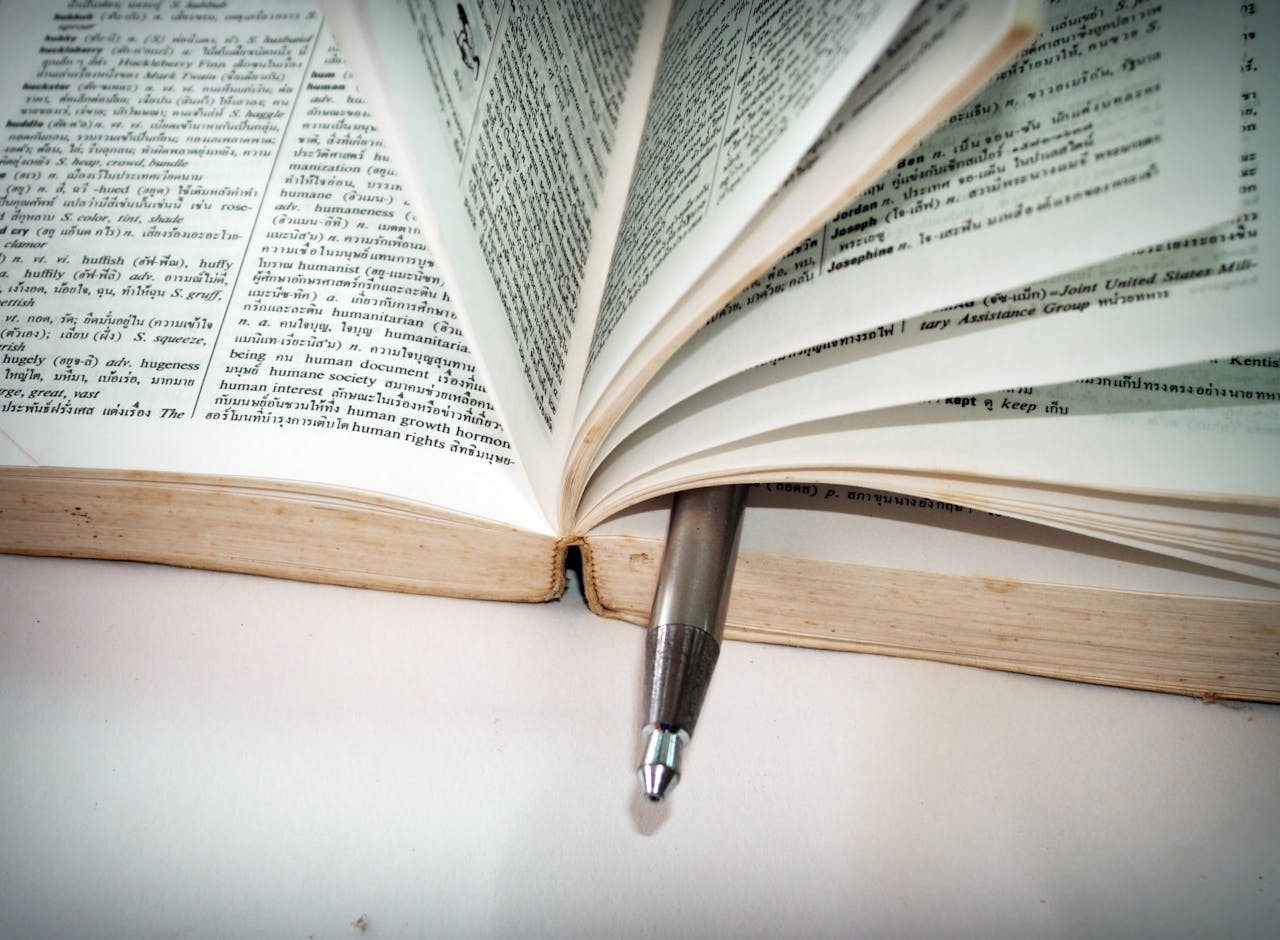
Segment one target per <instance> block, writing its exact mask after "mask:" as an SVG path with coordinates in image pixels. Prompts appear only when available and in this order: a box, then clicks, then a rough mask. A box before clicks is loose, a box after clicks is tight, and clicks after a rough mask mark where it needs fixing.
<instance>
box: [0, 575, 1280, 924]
mask: <svg viewBox="0 0 1280 940" xmlns="http://www.w3.org/2000/svg"><path fill="white" fill-rule="evenodd" d="M0 620H2V621H3V623H2V625H0V766H2V767H3V770H2V772H0V847H2V851H0V937H4V938H10V937H14V938H18V937H21V938H27V937H131V938H161V937H165V938H169V937H174V938H176V937H183V938H189V937H199V938H203V937H209V938H213V937H219V938H220V937H296V938H307V937H315V938H323V937H355V936H359V935H361V933H362V932H363V933H364V934H365V935H368V936H386V937H419V936H423V937H425V936H430V937H449V936H494V937H517V936H557V937H566V936H568V937H575V936H580V937H604V936H619V937H663V938H666V937H696V936H736V937H770V936H803V937H820V936H831V937H852V936H858V937H881V936H889V937H893V936H897V937H933V936H946V937H1027V936H1037V937H1046V936H1047V937H1071V938H1080V937H1127V936H1142V937H1147V936H1151V937H1182V936H1187V937H1191V936H1204V937H1210V936H1212V937H1219V936H1257V937H1274V936H1276V933H1275V930H1276V927H1277V925H1278V924H1280V707H1274V706H1262V705H1240V704H1235V703H1232V704H1214V705H1206V704H1203V703H1201V702H1199V701H1196V700H1192V699H1186V698H1179V697H1174V696H1166V695H1155V694H1144V693H1135V692H1128V691H1121V690H1115V689H1104V688H1095V687H1090V686H1084V685H1074V684H1070V683H1064V682H1054V681H1048V680H1040V679H1033V678H1026V677H1019V676H1009V675H1002V674H996V673H990V672H983V671H979V670H973V669H964V668H958V667H950V666H942V665H936V664H931V663H918V662H908V661H900V660H890V659H883V658H879V657H862V656H854V655H849V654H833V653H820V652H812V651H804V650H793V649H784V648H778V647H763V646H751V645H746V644H739V643H730V644H727V645H726V648H725V650H724V652H723V654H722V656H721V661H720V667H719V670H718V672H717V675H716V678H715V682H714V684H713V686H712V689H711V693H710V696H709V698H708V702H707V706H706V709H705V710H704V712H703V718H702V722H701V724H700V725H699V727H698V734H697V737H696V738H695V740H694V744H693V747H692V748H691V750H690V751H689V756H688V763H687V766H686V774H685V779H684V780H683V781H682V782H681V785H680V786H679V787H678V788H677V790H676V791H675V794H674V796H673V797H672V798H671V800H670V801H669V802H668V803H666V804H664V806H663V807H661V808H656V809H655V808H653V807H649V806H648V805H646V804H644V803H642V802H641V801H640V800H639V799H638V797H637V789H636V782H635V779H634V775H633V768H634V765H635V763H636V761H637V759H638V756H639V740H638V734H637V726H638V721H639V718H638V711H639V697H640V692H639V686H640V671H641V667H642V646H643V636H642V633H641V632H640V630H639V629H638V628H636V627H632V626H628V625H625V624H619V623H613V622H609V621H603V620H599V619H597V618H595V617H593V616H592V615H591V614H590V613H588V612H587V611H586V610H585V608H584V607H583V605H582V602H581V601H580V600H579V599H577V597H576V596H572V595H571V596H570V597H568V598H567V599H565V600H563V601H561V602H558V603H553V604H545V605H536V606H526V605H506V604H490V603H478V602H469V601H468V602H463V601H453V600H445V599H438V598H423V597H410V596H402V595H395V594H387V593H379V592H371V591H359V590H351V589H344V588H335V587H325V586H317V585H305V584H295V583H289V582H284V581H275V580H270V579H265V578H255V577H247V576H242V575H229V574H217V573H211V572H201V571H185V570H178V569H171V568H163V567H157V566H149V565H136V564H117V563H108V562H89V561H70V560H54V559H32V558H14V557H0Z"/></svg>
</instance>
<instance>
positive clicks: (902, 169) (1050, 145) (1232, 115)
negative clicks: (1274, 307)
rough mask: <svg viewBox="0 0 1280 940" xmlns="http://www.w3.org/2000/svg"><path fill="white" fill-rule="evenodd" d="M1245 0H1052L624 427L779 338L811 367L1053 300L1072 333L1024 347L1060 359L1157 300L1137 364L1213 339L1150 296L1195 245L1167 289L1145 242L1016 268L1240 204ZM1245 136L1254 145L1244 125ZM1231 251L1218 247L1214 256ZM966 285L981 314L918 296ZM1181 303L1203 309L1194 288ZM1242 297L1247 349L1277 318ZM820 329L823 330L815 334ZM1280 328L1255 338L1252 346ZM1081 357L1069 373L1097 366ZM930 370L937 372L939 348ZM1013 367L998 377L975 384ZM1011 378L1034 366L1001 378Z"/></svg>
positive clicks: (1019, 322)
mask: <svg viewBox="0 0 1280 940" xmlns="http://www.w3.org/2000/svg"><path fill="white" fill-rule="evenodd" d="M1235 16H1238V13H1236V14H1233V15H1232V16H1224V15H1222V14H1221V12H1220V11H1213V12H1212V13H1211V12H1209V11H1208V9H1207V8H1206V7H1204V6H1203V5H1197V4H1192V3H1185V2H1178V3H1165V4H1163V5H1162V6H1160V7H1159V9H1158V10H1157V9H1156V8H1155V7H1154V6H1146V7H1143V6H1137V7H1135V8H1133V9H1126V10H1124V11H1122V12H1116V13H1114V14H1112V15H1104V14H1103V12H1102V11H1101V8H1096V7H1094V6H1093V5H1089V4H1080V3H1074V2H1073V3H1058V4H1054V5H1053V7H1052V9H1051V11H1050V14H1049V17H1048V19H1047V22H1046V26H1045V29H1044V32H1043V34H1042V37H1041V39H1040V40H1039V41H1038V42H1037V44H1036V45H1035V46H1033V47H1032V48H1031V49H1029V50H1028V51H1027V52H1025V53H1024V54H1023V55H1022V56H1020V57H1019V59H1018V60H1017V61H1016V62H1015V63H1014V65H1012V66H1010V67H1009V68H1008V69H1006V70H1005V72H1004V73H1002V74H1001V76H1000V77H999V79H998V80H997V81H996V82H995V83H994V84H993V85H992V87H991V88H990V89H989V90H988V91H987V92H984V94H983V95H982V96H980V97H979V98H978V99H977V100H976V101H975V102H974V103H972V104H971V105H969V106H966V107H965V108H964V109H962V111H961V112H960V113H959V114H957V115H956V116H954V117H953V118H952V119H951V121H949V122H948V124H947V125H945V126H944V127H943V128H940V129H939V131H938V132H936V133H935V134H934V135H931V136H930V137H929V138H927V139H926V140H925V141H924V142H923V143H922V144H921V145H920V146H919V147H918V148H917V149H916V151H915V152H914V153H913V154H912V155H910V156H908V157H907V158H905V159H904V160H902V161H901V165H900V166H899V167H897V168H896V169H895V170H894V171H893V172H891V173H890V174H889V175H888V176H886V177H885V178H884V179H883V180H881V181H880V182H879V183H877V184H876V185H874V186H873V187H871V189H870V190H868V191H867V192H866V193H865V194H864V195H863V196H862V197H860V198H859V199H858V200H856V201H855V202H854V203H852V204H851V205H849V206H847V207H846V208H845V209H843V210H842V211H841V212H840V213H838V214H837V215H836V216H835V217H834V218H833V219H831V220H830V221H829V222H828V223H827V224H826V225H825V226H823V227H822V228H821V229H820V230H818V231H816V232H815V233H813V236H812V237H811V238H809V239H806V240H805V242H803V243H802V245H801V247H800V248H799V249H798V250H797V251H796V252H794V253H793V254H791V255H789V256H788V257H787V258H785V259H783V261H781V262H779V263H778V265H776V266H775V267H774V268H773V269H771V270H770V271H768V272H767V273H766V274H765V275H763V276H762V277H761V278H759V279H758V280H757V282H756V283H754V284H752V285H750V286H749V287H748V288H746V289H745V290H744V291H743V292H742V294H741V295H739V296H738V297H737V298H736V299H735V300H733V301H732V302H731V303H729V304H728V305H727V306H726V307H725V308H724V310H723V311H721V313H720V314H719V315H718V316H717V318H716V319H715V320H714V321H713V322H712V323H711V324H709V325H708V326H707V327H705V328H704V329H703V330H701V331H700V332H699V333H698V334H697V335H696V336H695V337H694V338H693V339H692V340H691V341H690V342H689V343H688V344H686V346H685V347H683V348H682V349H681V350H679V351H678V352H677V353H676V354H675V356H674V357H673V358H672V360H671V361H670V362H669V363H668V364H667V366H666V367H665V368H664V369H663V370H662V372H661V373H660V374H659V376H658V377H657V378H655V380H654V381H653V382H651V383H650V385H649V387H648V388H647V389H646V390H645V391H644V392H643V393H642V395H641V398H640V399H639V400H638V401H637V402H636V404H635V413H634V415H632V416H628V418H627V419H626V422H627V428H634V427H635V426H638V424H640V423H642V422H643V421H644V420H647V419H648V418H650V417H652V416H653V415H655V414H657V413H659V412H660V411H662V410H663V409H664V408H666V407H669V406H670V405H671V404H673V403H674V402H676V401H678V400H680V399H681V398H684V397H687V396H688V395H690V394H692V393H693V392H695V391H696V390H697V389H699V388H705V387H707V386H709V385H712V384H714V383H715V382H717V381H720V380H722V379H724V378H726V377H727V376H728V375H729V374H731V373H732V372H734V371H738V370H740V369H741V368H742V367H743V366H745V365H747V364H748V363H750V364H757V363H762V362H770V361H773V360H775V359H777V358H778V357H779V356H780V355H784V354H786V353H788V352H795V351H797V350H802V349H804V350H811V351H813V352H822V353H826V354H827V355H826V356H825V358H823V359H822V360H820V361H817V362H812V363H810V364H809V366H808V368H811V369H812V370H815V371H816V370H819V369H821V368H822V367H823V366H824V365H830V364H832V360H838V359H839V358H840V357H841V356H842V355H845V354H848V353H849V349H850V347H853V346H863V347H866V346H867V344H870V343H873V342H874V343H877V344H879V345H880V346H882V347H893V348H896V347H897V346H898V345H900V344H904V343H911V342H929V341H930V340H931V339H932V338H933V337H937V336H940V335H941V333H942V332H944V331H949V332H948V338H950V337H951V336H954V335H955V334H956V333H957V332H962V331H964V330H970V331H971V330H973V329H982V328H988V327H991V326H996V325H999V326H1001V327H1002V328H1007V327H1009V326H1010V325H1011V324H1012V325H1016V327H1017V329H1018V330H1022V329H1027V328H1029V327H1030V325H1031V323H1032V322H1033V321H1036V320H1045V319H1049V318H1050V317H1051V316H1052V315H1056V314H1069V316H1067V317H1059V318H1058V319H1060V320H1063V321H1065V322H1063V323H1060V324H1057V325H1055V326H1054V327H1052V328H1050V332H1051V333H1052V332H1053V331H1056V330H1062V331H1064V333H1066V334H1068V338H1066V339H1062V338H1057V339H1056V341H1055V342H1052V343H1050V342H1039V343H1037V342H1035V341H1034V340H1033V339H1032V338H1030V337H1028V339H1027V340H1026V342H1025V345H1024V354H1023V355H1021V356H1019V357H1018V361H1019V362H1021V363H1022V364H1025V365H1027V366H1028V367H1031V366H1032V365H1034V366H1035V367H1037V368H1044V367H1048V368H1050V369H1052V367H1053V366H1054V362H1055V355H1056V354H1057V353H1059V352H1067V351H1070V350H1072V349H1078V348H1080V347H1082V346H1085V345H1087V346H1088V347H1089V348H1090V349H1091V350H1092V349H1098V348H1100V347H1101V345H1103V344H1100V342H1099V340H1100V338H1101V337H1105V336H1106V333H1107V329H1108V327H1109V326H1110V325H1111V324H1112V323H1114V322H1115V321H1116V320H1117V319H1118V318H1119V317H1120V316H1121V315H1123V316H1125V317H1130V316H1139V315H1144V316H1146V317H1148V318H1147V319H1145V321H1144V322H1145V327H1144V328H1145V329H1147V330H1149V331H1151V332H1152V334H1153V338H1154V339H1157V341H1158V342H1163V343H1164V344H1165V345H1166V348H1165V349H1163V350H1161V351H1160V352H1161V354H1159V355H1156V356H1154V357H1153V358H1152V359H1150V360H1148V361H1147V362H1146V363H1145V365H1150V366H1155V365H1160V364H1169V363H1172V362H1176V361H1187V360H1191V359H1196V358H1202V357H1205V356H1207V355H1212V354H1214V352H1211V351H1210V350H1206V349H1204V348H1203V347H1202V346H1200V345H1199V340H1198V339H1191V335H1192V334H1190V333H1189V331H1188V330H1186V329H1181V328H1179V329H1175V330H1168V331H1165V330H1162V329H1160V328H1157V325H1156V324H1157V323H1164V322H1167V319H1168V317H1169V307H1170V306H1172V305H1168V304H1163V305H1160V306H1159V307H1157V308H1151V307H1145V306H1144V303H1145V301H1147V300H1149V299H1159V300H1164V299H1167V298H1166V297H1165V291H1166V289H1167V285H1172V289H1171V290H1168V294H1169V296H1171V297H1172V296H1177V295H1180V294H1181V295H1188V294H1189V293H1194V292H1195V291H1196V290H1197V289H1198V288H1199V286H1201V285H1190V286H1189V289H1184V287H1186V284H1185V282H1189V281H1191V280H1193V279H1194V275H1193V272H1195V271H1198V270H1202V268H1201V267H1200V266H1197V265H1195V264H1186V265H1182V264H1181V263H1180V262H1181V260H1185V259H1179V261H1178V262H1171V263H1170V264H1169V267H1170V268H1171V269H1174V270H1176V271H1178V272H1179V273H1180V274H1183V275H1185V276H1182V277H1181V278H1178V277H1177V276H1171V277H1170V278H1169V280H1168V281H1165V275H1164V273H1163V270H1157V271H1156V279H1159V280H1161V281H1162V283H1161V284H1159V285H1157V290H1156V291H1152V290H1150V289H1148V288H1150V286H1151V284H1152V282H1153V281H1152V270H1150V269H1151V268H1153V267H1154V268H1156V269H1159V267H1160V266H1159V264H1158V263H1157V261H1156V259H1152V258H1149V257H1148V258H1143V257H1139V258H1138V259H1136V260H1135V262H1134V263H1133V264H1131V265H1130V266H1129V268H1128V269H1121V270H1118V271H1114V272H1113V271H1110V270H1106V271H1099V272H1095V273H1086V276H1082V277H1078V278H1071V277H1069V278H1065V279H1063V280H1062V281H1059V282H1052V283H1044V284H1039V285H1036V286H1035V288H1034V289H1033V290H1032V291H1031V292H1021V293H1020V292H1018V291H1016V290H1015V288H1019V287H1021V286H1023V285H1026V284H1027V283H1028V282H1029V281H1033V280H1034V279H1035V278H1037V277H1044V276H1047V275H1049V274H1056V273H1057V272H1060V271H1063V270H1068V269H1073V268H1078V267H1080V266H1081V265H1082V264H1086V263H1092V262H1098V261H1101V260H1103V259H1106V258H1108V257H1112V256H1114V255H1117V254H1119V253H1121V252H1124V251H1130V250H1133V249H1137V248H1141V247H1145V246H1149V245H1152V244H1156V243H1158V242H1161V241H1164V240H1168V239H1170V238H1173V237H1175V236H1183V235H1188V234H1189V233H1190V232H1192V231H1194V230H1195V229H1198V228H1203V227H1205V226H1208V225H1211V224H1214V223H1221V222H1223V221H1224V220H1226V219H1228V218H1230V217H1231V216H1233V215H1235V214H1236V213H1237V212H1238V211H1239V208H1240V205H1241V195H1240V193H1239V191H1238V190H1239V185H1240V180H1239V179H1237V178H1235V168H1236V167H1237V166H1238V164H1237V161H1238V160H1239V159H1240V154H1241V146H1242V145H1241V142H1240V133H1241V126H1242V125H1241V122H1240V121H1239V120H1238V119H1237V118H1236V115H1237V114H1239V109H1240V97H1239V96H1240V85H1239V73H1238V70H1237V69H1238V64H1239V61H1240V54H1241V53H1240V46H1241V41H1242V39H1241V36H1242V31H1241V29H1240V28H1239V23H1238V22H1237V21H1236V20H1235V18H1234V17H1235ZM1249 41H1250V42H1255V41H1257V40H1256V39H1251V40H1249ZM1257 67H1259V68H1260V67H1261V65H1260V64H1259V65H1258V66H1257ZM1256 123H1257V122H1256V121H1253V120H1248V121H1246V122H1245V124H1246V126H1248V125H1253V126H1256ZM1244 152H1246V153H1251V152H1252V148H1251V146H1250V144H1249V143H1248V141H1246V142H1245V143H1244ZM1246 169H1247V167H1246ZM1247 182H1248V181H1247ZM1241 221H1244V222H1248V221H1251V220H1241ZM1252 229H1253V226H1251V225H1247V224H1246V225H1245V226H1244V231H1245V232H1248V231H1250V230H1252ZM1240 240H1241V236H1240V235H1239V234H1236V235H1233V236H1231V239H1230V241H1231V242H1233V243H1235V244H1230V243H1226V242H1224V243H1223V244H1221V245H1219V246H1218V249H1217V250H1218V252H1219V253H1223V254H1225V253H1228V252H1229V251H1230V249H1231V248H1238V247H1240V245H1239V241H1240ZM1225 260H1230V259H1225ZM1220 267H1221V265H1219V264H1213V265H1212V267H1211V272H1212V273H1216V272H1217V271H1218V270H1219V269H1220ZM922 272H927V276H922ZM1224 273H1226V274H1229V275H1233V276H1230V277H1227V278H1225V279H1224V282H1223V283H1224V286H1226V285H1236V284H1239V283H1242V282H1245V281H1247V280H1249V279H1250V277H1252V276H1253V275H1254V274H1256V271H1252V270H1249V269H1247V268H1244V269H1239V270H1235V271H1234V272H1233V271H1231V269H1230V268H1229V267H1228V268H1227V269H1226V270H1225V272H1224ZM1109 274H1110V275H1112V277H1110V278H1109V277H1108V275H1109ZM1174 281H1177V283H1174ZM1108 282H1110V286H1108ZM1076 290H1080V291H1083V293H1079V294H1073V291H1076ZM1151 295H1154V296H1151ZM969 301H975V302H976V309H974V310H973V313H974V314H975V316H971V317H969V318H968V320H967V322H966V323H964V324H960V323H959V320H960V319H961V318H962V317H963V314H961V315H960V316H950V317H949V316H948V315H947V314H946V313H945V312H944V313H941V314H938V315H930V316H920V312H921V311H923V310H930V309H939V308H943V307H946V306H951V305H955V304H957V303H961V302H969ZM1184 302H1185V303H1187V304H1191V303H1193V302H1191V301H1189V300H1186V301H1184ZM1185 309H1187V310H1188V311H1189V312H1190V315H1191V316H1193V317H1196V316H1198V308H1197V307H1194V306H1187V307H1186V308H1185ZM1140 311H1141V313H1140ZM1233 311H1235V312H1232V313H1231V314H1228V315H1226V316H1224V317H1222V318H1221V323H1220V328H1219V335H1220V336H1221V337H1222V340H1223V342H1222V345H1221V346H1220V347H1218V348H1217V351H1220V352H1223V353H1228V352H1231V351H1242V349H1241V343H1242V342H1246V345H1252V344H1253V342H1255V341H1256V340H1257V336H1258V335H1259V334H1267V335H1270V334H1269V333H1268V324H1269V323H1271V322H1273V321H1271V320H1266V321H1263V320H1261V319H1260V318H1259V316H1258V314H1257V313H1256V312H1255V311H1253V310H1250V309H1243V308H1235V307H1234V306H1233ZM913 318H915V319H913ZM943 326H945V330H943V329H940V327H943ZM903 334H909V338H904V335H903ZM1046 339H1047V337H1046ZM824 343H830V344H831V345H830V346H829V347H826V348H825V349H823V350H817V349H816V348H815V347H817V346H818V345H819V344H824ZM1275 344H1276V342H1275V340H1272V339H1266V338H1264V339H1262V340H1261V344H1260V345H1257V346H1255V347H1254V348H1255V349H1256V348H1267V347H1268V346H1271V345H1275ZM1106 345H1110V346H1112V347H1113V348H1118V346H1119V344H1118V343H1117V344H1106ZM1232 346H1235V347H1237V348H1235V349H1234V350H1233V349H1232V348H1231V347H1232ZM1156 348H1158V347H1156ZM1026 350H1033V351H1034V353H1033V354H1032V355H1026V354H1025V351H1026ZM865 354H866V353H865V352H860V353H858V354H856V355H859V356H861V355H865ZM811 358H812V357H811ZM941 360H949V361H950V362H951V363H952V365H953V366H954V368H953V370H952V371H953V372H955V371H959V372H963V371H964V370H965V369H968V368H971V366H972V363H973V360H972V358H969V359H966V358H964V357H962V356H959V355H957V356H954V357H948V356H947V355H946V354H945V353H940V354H939V356H938V359H937V361H941ZM1085 368H1086V372H1084V373H1081V372H1077V373H1076V374H1077V375H1080V374H1087V372H1088V366H1087V365H1086V366H1085ZM1107 368H1109V366H1108V365H1101V366H1099V367H1097V369H1096V370H1094V371H1101V370H1103V369H1107ZM1116 368H1123V365H1119V366H1116ZM925 372H926V373H927V376H932V375H933V374H934V372H933V369H932V368H931V367H927V368H925ZM1065 377H1067V376H1065V375H1056V376H1055V377H1054V378H1055V379H1057V378H1065ZM762 378H763V376H757V377H756V380H760V379H762ZM1005 381H1006V380H1004V379H993V378H991V377H987V378H986V379H980V380H979V382H978V384H977V385H976V386H975V388H981V387H982V386H983V384H986V387H999V385H1000V384H1001V383H1003V382H1005ZM1015 381H1016V382H1017V383H1018V384H1027V383H1030V382H1034V381H1036V379H1035V378H1026V377H1024V378H1021V379H1017V380H1012V379H1011V380H1008V383H1009V384H1013V383H1014V382H1015ZM867 384H870V383H856V386H855V385H854V383H849V384H848V385H846V384H845V383H843V382H837V383H834V384H833V385H832V387H835V388H847V387H857V388H862V387H865V386H866V385H867ZM926 394H929V395H931V394H934V393H926ZM941 394H947V393H946V392H943V393H941ZM921 397H925V396H921ZM625 431H626V428H624V429H623V431H622V432H621V433H625ZM619 436H621V435H619Z"/></svg>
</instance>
